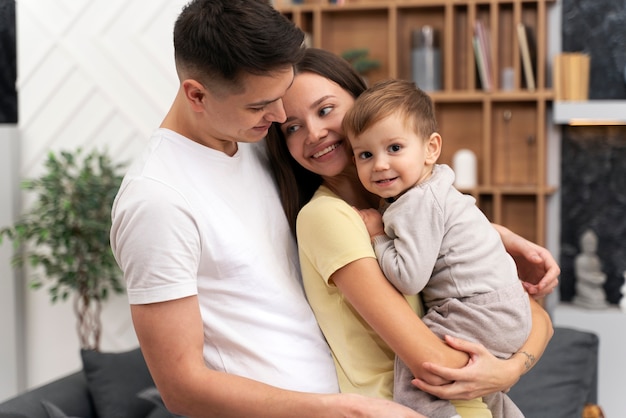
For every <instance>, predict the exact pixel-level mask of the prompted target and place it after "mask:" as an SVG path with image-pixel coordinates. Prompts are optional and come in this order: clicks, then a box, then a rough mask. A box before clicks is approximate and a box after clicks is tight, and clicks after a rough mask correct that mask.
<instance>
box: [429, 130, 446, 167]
mask: <svg viewBox="0 0 626 418" xmlns="http://www.w3.org/2000/svg"><path fill="white" fill-rule="evenodd" d="M442 141H443V140H442V139H441V135H439V133H437V132H433V133H432V134H431V135H430V137H429V138H428V141H427V142H426V163H428V164H435V163H436V162H437V160H438V159H439V156H440V155H441V144H442Z"/></svg>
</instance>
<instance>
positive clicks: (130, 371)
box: [0, 349, 173, 418]
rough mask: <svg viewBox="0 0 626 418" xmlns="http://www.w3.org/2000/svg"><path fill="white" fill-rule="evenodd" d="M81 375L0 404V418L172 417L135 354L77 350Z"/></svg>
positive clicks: (133, 352)
mask: <svg viewBox="0 0 626 418" xmlns="http://www.w3.org/2000/svg"><path fill="white" fill-rule="evenodd" d="M80 354H81V359H82V362H83V370H81V371H78V372H75V373H72V374H70V375H68V376H65V377H62V378H60V379H58V380H55V381H53V382H51V383H48V384H46V385H43V386H41V387H38V388H35V389H32V390H30V391H27V392H25V393H23V394H21V395H18V396H16V397H14V398H12V399H9V400H6V401H4V402H3V403H1V404H0V418H9V417H10V418H24V417H26V418H63V417H71V418H74V417H76V418H109V417H110V418H144V417H146V418H171V417H173V415H172V414H170V413H169V412H168V411H167V410H166V409H165V407H164V405H163V402H162V401H161V397H160V396H159V394H158V391H157V390H156V388H155V386H154V382H153V380H152V377H151V376H150V373H149V372H148V367H147V366H146V363H145V361H144V359H143V356H142V354H141V351H140V350H139V349H134V350H130V351H127V352H123V353H100V352H96V351H89V350H82V351H81V353H80Z"/></svg>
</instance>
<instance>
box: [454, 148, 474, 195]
mask: <svg viewBox="0 0 626 418" xmlns="http://www.w3.org/2000/svg"><path fill="white" fill-rule="evenodd" d="M452 169H453V170H454V174H455V180H454V187H456V188H457V189H471V188H474V187H476V185H477V184H478V179H477V177H478V173H477V164H476V154H474V153H473V152H472V151H471V150H468V149H460V150H458V151H457V152H456V153H455V154H454V157H453V158H452Z"/></svg>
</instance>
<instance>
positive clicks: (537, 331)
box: [512, 298, 554, 376]
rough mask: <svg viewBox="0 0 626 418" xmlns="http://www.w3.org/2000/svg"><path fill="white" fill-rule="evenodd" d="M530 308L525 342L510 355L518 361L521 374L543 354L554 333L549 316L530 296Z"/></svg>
mask: <svg viewBox="0 0 626 418" xmlns="http://www.w3.org/2000/svg"><path fill="white" fill-rule="evenodd" d="M530 309H531V314H532V321H533V324H532V328H531V331H530V335H529V336H528V339H527V340H526V343H524V345H523V346H522V347H520V349H519V350H518V351H517V353H515V354H514V355H513V357H512V359H513V360H516V361H517V362H518V363H520V373H519V375H520V376H521V375H523V374H525V373H526V372H528V371H529V370H530V369H531V368H532V367H533V366H534V365H535V363H536V362H537V361H538V360H539V358H540V357H541V356H542V355H543V352H544V351H545V349H546V347H547V345H548V342H550V339H551V338H552V335H553V334H554V329H553V328H552V321H551V320H550V316H549V315H548V313H547V312H546V311H545V309H543V307H542V306H541V305H539V303H537V302H536V301H535V300H533V299H532V298H531V299H530Z"/></svg>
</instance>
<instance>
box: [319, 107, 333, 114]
mask: <svg viewBox="0 0 626 418" xmlns="http://www.w3.org/2000/svg"><path fill="white" fill-rule="evenodd" d="M331 110H333V108H332V106H325V107H323V108H321V109H320V112H319V113H320V116H326V115H328V114H329V113H330V111H331Z"/></svg>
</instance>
